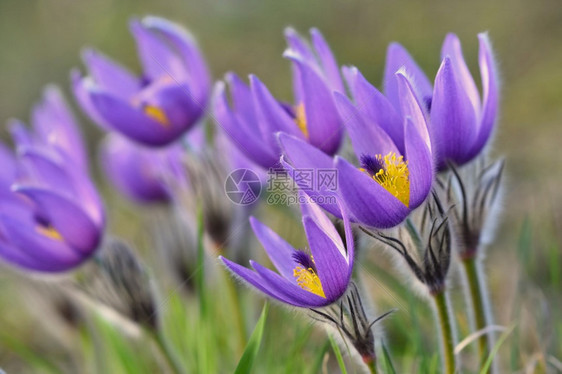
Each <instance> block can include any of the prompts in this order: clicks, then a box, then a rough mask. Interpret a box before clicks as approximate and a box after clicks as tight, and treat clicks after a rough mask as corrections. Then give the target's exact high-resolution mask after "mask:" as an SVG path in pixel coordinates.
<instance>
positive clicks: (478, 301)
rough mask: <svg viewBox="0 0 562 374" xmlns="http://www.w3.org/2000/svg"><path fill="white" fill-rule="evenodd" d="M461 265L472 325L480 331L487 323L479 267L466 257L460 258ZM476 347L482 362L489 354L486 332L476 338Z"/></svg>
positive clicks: (484, 295)
mask: <svg viewBox="0 0 562 374" xmlns="http://www.w3.org/2000/svg"><path fill="white" fill-rule="evenodd" d="M462 265H463V268H464V273H465V275H466V281H467V286H468V287H467V288H468V289H467V292H468V295H467V296H468V298H469V299H470V303H471V305H472V311H473V316H474V327H475V329H476V331H480V330H482V329H484V328H486V326H487V325H488V322H489V321H488V320H487V313H486V307H485V305H486V304H485V302H486V301H485V299H484V298H485V297H487V294H486V293H485V292H484V290H483V286H484V285H483V284H482V277H481V269H480V266H478V262H477V260H476V258H475V257H474V256H473V257H468V258H464V259H463V260H462ZM478 348H479V353H480V360H481V362H484V361H485V360H486V358H487V357H488V355H489V351H490V347H489V337H488V334H484V335H482V336H480V337H479V338H478Z"/></svg>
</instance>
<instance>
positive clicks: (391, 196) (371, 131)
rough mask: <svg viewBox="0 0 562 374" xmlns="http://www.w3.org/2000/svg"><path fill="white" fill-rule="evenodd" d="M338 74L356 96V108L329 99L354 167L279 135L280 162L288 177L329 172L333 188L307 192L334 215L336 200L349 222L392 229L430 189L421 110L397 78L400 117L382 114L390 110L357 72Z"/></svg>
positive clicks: (403, 78) (406, 82) (407, 84)
mask: <svg viewBox="0 0 562 374" xmlns="http://www.w3.org/2000/svg"><path fill="white" fill-rule="evenodd" d="M344 71H345V75H346V78H347V80H348V83H349V85H350V87H351V90H352V92H354V93H355V94H356V95H355V96H356V106H354V105H353V104H352V103H351V102H350V100H349V99H348V98H347V97H345V96H344V95H342V94H339V93H336V94H335V98H336V104H337V106H338V110H339V112H340V115H341V117H342V118H344V119H345V122H344V123H345V126H346V129H347V131H348V133H349V136H350V138H351V142H352V145H353V150H354V151H355V154H356V157H357V160H358V163H359V165H358V166H357V167H356V166H353V165H352V164H351V163H349V162H348V161H346V160H345V159H343V158H340V157H339V156H338V157H336V158H335V160H333V159H332V158H330V157H329V156H328V155H326V154H324V153H322V152H320V151H319V150H318V149H316V148H314V147H312V146H311V145H309V144H306V143H304V142H303V141H301V140H299V139H297V138H295V137H293V136H290V135H287V134H283V133H281V134H279V141H280V143H281V146H282V147H283V149H284V151H285V156H284V158H285V157H286V160H285V159H283V160H282V163H283V165H284V166H285V168H286V169H287V170H288V171H289V173H290V174H291V175H293V176H294V175H295V171H296V170H298V169H301V170H302V169H310V168H312V169H316V170H317V171H318V172H319V171H321V170H333V171H335V172H336V173H337V186H335V187H334V186H322V185H318V186H316V188H315V189H313V190H307V193H308V194H309V195H310V196H311V197H312V198H315V199H316V200H317V201H318V202H319V203H320V202H323V203H322V204H321V205H322V207H323V208H324V209H326V210H327V211H328V212H330V213H332V214H334V215H336V216H340V214H339V211H338V209H337V206H335V205H334V204H333V203H332V202H333V201H334V197H336V196H338V195H339V196H340V198H341V199H342V200H343V201H344V203H345V205H346V207H347V208H348V209H349V211H350V214H351V219H352V220H353V221H356V222H359V223H362V224H365V225H368V226H372V227H377V228H388V227H392V226H395V225H397V224H399V223H400V222H402V221H403V220H404V219H405V218H406V217H407V216H408V214H409V213H410V211H412V210H413V209H415V208H416V207H418V206H419V205H420V204H421V203H422V202H423V201H424V200H425V198H426V197H427V195H428V193H429V191H430V189H431V184H432V181H433V174H434V173H433V160H432V154H431V144H430V139H429V134H428V130H427V123H426V119H425V115H424V111H423V108H422V106H421V104H420V103H419V101H418V100H417V97H416V95H415V94H414V91H413V88H412V85H411V84H410V81H409V80H408V78H407V77H406V76H405V75H404V74H403V73H400V72H399V73H397V74H396V76H395V79H396V81H397V85H398V86H399V88H400V108H401V111H402V113H403V116H401V115H399V114H398V113H396V111H392V110H391V111H388V112H387V111H385V108H388V107H389V106H390V104H388V100H387V99H386V98H385V97H384V96H383V95H382V94H380V92H378V91H377V90H376V89H375V88H374V87H373V86H371V85H370V84H369V83H368V82H367V81H366V80H365V78H363V76H362V75H361V74H360V73H359V71H358V70H357V69H355V68H351V69H346V70H344ZM372 106H375V108H372ZM390 107H391V106H390ZM365 108H372V109H369V110H366V109H365ZM390 109H392V108H390ZM376 110H379V112H376ZM320 182H321V180H320V179H319V180H318V183H320ZM297 183H298V181H297ZM328 187H330V188H328ZM326 196H331V197H332V198H326ZM320 197H322V198H320Z"/></svg>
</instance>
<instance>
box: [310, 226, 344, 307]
mask: <svg viewBox="0 0 562 374" xmlns="http://www.w3.org/2000/svg"><path fill="white" fill-rule="evenodd" d="M303 224H304V230H305V232H306V237H307V239H308V244H309V246H310V251H311V253H312V256H313V257H314V263H315V265H316V269H317V270H318V277H319V278H320V282H321V283H322V288H323V290H324V294H325V295H326V299H328V300H330V301H331V302H334V301H336V300H337V299H339V298H340V297H341V296H342V295H343V293H344V292H345V290H346V289H347V286H348V284H349V271H348V267H349V264H348V261H347V258H346V253H345V248H342V247H343V245H342V247H340V246H339V245H336V244H335V243H334V242H333V241H332V238H331V237H330V236H328V235H326V233H325V232H324V231H323V230H322V229H321V228H320V227H318V224H316V222H314V220H313V219H312V218H311V217H308V216H305V217H303ZM338 244H341V239H340V243H338ZM342 251H343V253H342Z"/></svg>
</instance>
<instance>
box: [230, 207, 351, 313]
mask: <svg viewBox="0 0 562 374" xmlns="http://www.w3.org/2000/svg"><path fill="white" fill-rule="evenodd" d="M341 215H342V216H343V222H344V226H345V237H346V245H344V243H343V241H342V239H341V237H340V235H339V234H338V231H337V230H336V228H335V227H334V225H333V224H332V222H331V221H330V219H329V218H328V217H327V216H326V215H325V214H324V213H323V212H322V211H321V209H320V208H319V207H318V206H317V205H315V204H314V203H310V204H307V205H303V218H302V221H303V225H304V229H305V232H306V237H307V239H308V243H309V246H310V253H308V252H306V251H303V250H297V249H295V248H293V246H291V245H290V244H289V243H287V242H286V241H285V240H283V239H282V238H281V237H280V236H278V235H277V234H276V233H275V232H274V231H272V230H271V229H270V228H269V227H267V226H265V225H264V224H262V223H261V222H259V221H258V220H256V219H255V218H253V217H251V218H250V223H251V225H252V228H253V230H254V233H255V234H256V236H257V237H258V239H259V241H260V242H261V244H262V245H263V247H264V248H265V251H266V252H267V254H268V256H269V258H270V260H271V262H272V263H273V265H275V267H276V268H277V270H278V272H279V273H276V272H274V271H272V270H270V269H267V268H265V267H263V266H262V265H260V264H258V263H257V262H254V261H250V264H251V266H252V268H253V269H254V270H255V271H252V270H250V269H248V268H245V267H243V266H241V265H238V264H236V263H234V262H232V261H229V260H227V259H225V258H223V257H222V256H221V257H219V258H220V260H221V261H222V262H223V263H224V264H225V265H226V267H227V268H228V269H229V270H230V271H231V272H232V273H233V275H235V276H237V277H239V278H240V279H242V280H243V281H244V282H246V283H248V284H250V285H252V286H253V287H254V288H256V289H258V290H259V291H261V292H263V293H264V294H266V295H268V296H270V297H272V298H274V299H276V300H279V301H281V302H283V303H286V304H290V305H294V306H297V307H302V308H319V307H323V306H327V305H330V304H332V303H334V302H336V301H337V300H338V299H339V298H340V297H341V296H342V295H343V294H344V293H345V291H346V290H347V287H348V285H349V283H350V280H351V273H352V271H353V262H354V258H353V256H354V244H353V235H352V232H351V225H350V222H349V219H348V218H347V215H346V212H345V211H342V214H341Z"/></svg>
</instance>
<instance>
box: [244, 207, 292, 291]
mask: <svg viewBox="0 0 562 374" xmlns="http://www.w3.org/2000/svg"><path fill="white" fill-rule="evenodd" d="M250 225H252V230H254V234H255V235H256V237H257V238H258V240H259V241H260V243H261V245H262V246H263V248H264V249H265V251H266V252H267V255H268V256H269V259H270V260H271V262H272V263H273V265H275V267H276V268H277V270H278V271H279V273H280V274H281V275H282V276H283V277H285V278H286V279H288V280H291V281H292V282H293V283H295V284H296V280H295V277H294V276H293V270H294V269H295V267H296V266H297V264H296V263H295V260H294V258H293V254H294V253H295V251H296V250H295V248H294V247H293V246H292V245H290V244H289V243H287V242H286V241H285V240H284V239H283V238H281V237H280V236H279V235H277V233H276V232H274V231H273V230H271V229H270V228H269V227H267V226H266V225H264V224H263V223H261V222H260V221H258V220H257V219H255V218H254V217H250Z"/></svg>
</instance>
